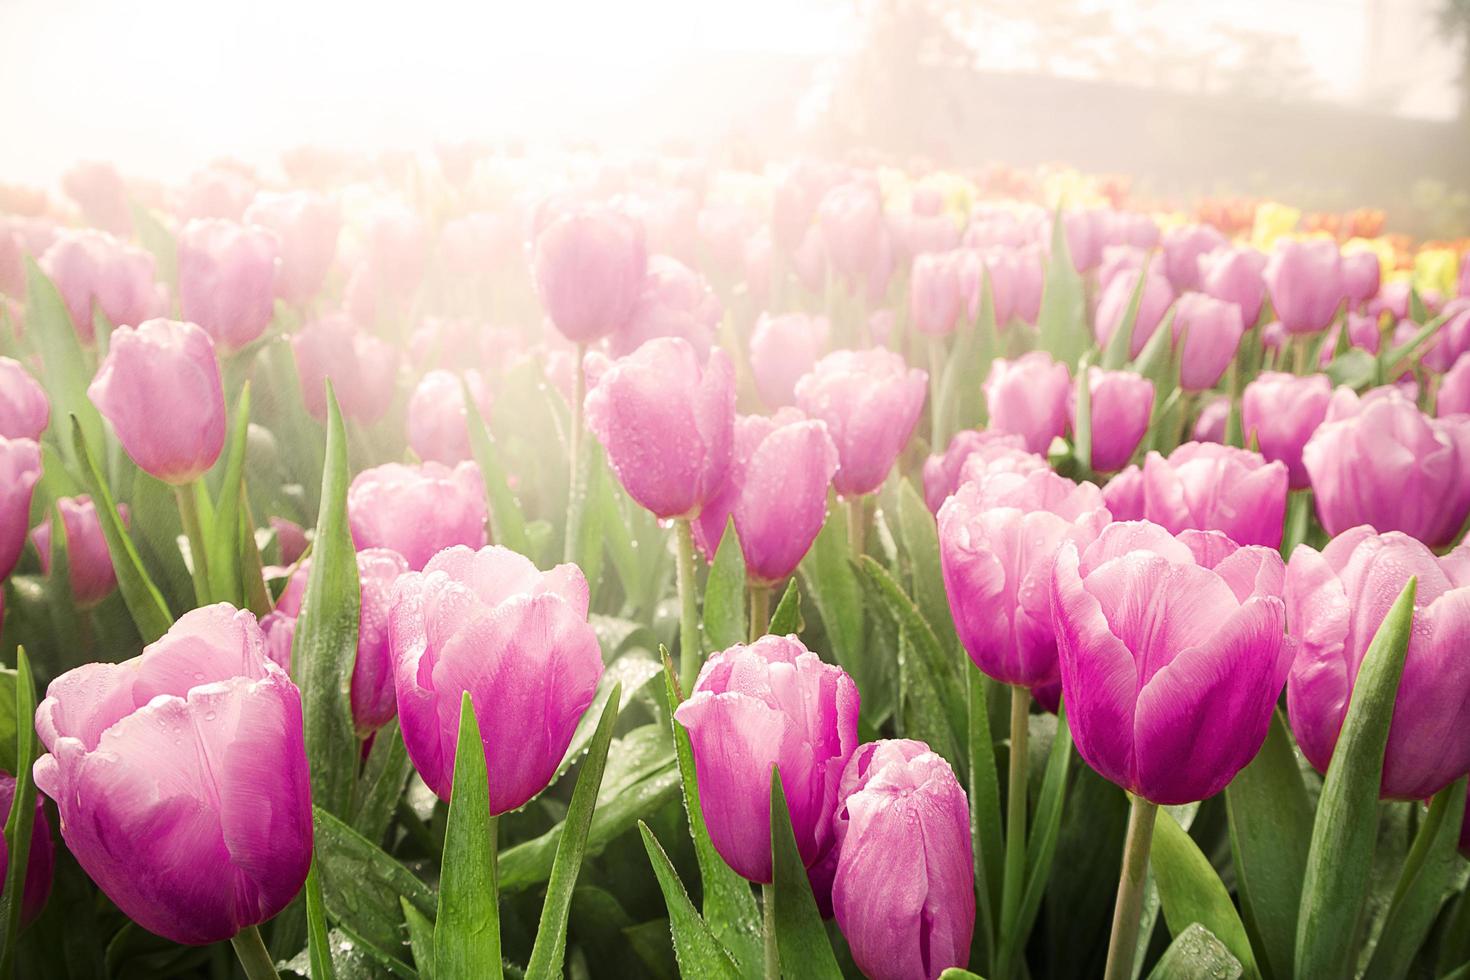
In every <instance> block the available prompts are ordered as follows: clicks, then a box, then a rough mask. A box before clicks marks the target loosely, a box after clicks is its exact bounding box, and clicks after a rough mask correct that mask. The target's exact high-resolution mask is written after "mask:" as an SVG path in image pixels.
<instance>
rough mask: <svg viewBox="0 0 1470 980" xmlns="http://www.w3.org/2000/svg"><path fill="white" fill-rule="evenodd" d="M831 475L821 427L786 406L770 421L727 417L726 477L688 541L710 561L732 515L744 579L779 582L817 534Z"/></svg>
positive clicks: (830, 449)
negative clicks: (730, 435) (730, 447)
mask: <svg viewBox="0 0 1470 980" xmlns="http://www.w3.org/2000/svg"><path fill="white" fill-rule="evenodd" d="M836 472H837V447H836V446H834V445H833V444H832V439H831V437H830V436H828V435H827V426H826V424H825V423H822V422H818V421H814V420H811V419H805V418H803V417H802V415H801V413H800V412H798V411H796V410H795V409H792V408H788V409H783V410H782V411H780V412H778V413H777V414H776V415H775V417H773V418H766V417H764V416H760V415H742V416H740V417H739V418H738V419H736V420H735V449H734V454H733V457H732V459H731V462H730V472H729V476H728V477H727V478H726V480H725V483H724V485H723V486H722V487H721V488H720V490H719V492H718V493H717V494H716V495H715V496H714V497H713V498H711V499H710V500H707V501H706V502H705V505H704V509H703V510H701V511H700V514H699V519H698V520H697V521H696V522H695V524H694V541H695V543H696V544H698V545H699V547H700V550H701V551H703V552H704V554H705V555H706V556H707V557H708V558H710V559H713V558H714V555H715V550H716V549H717V548H718V547H719V546H720V538H721V537H723V536H724V531H725V522H726V521H727V519H729V518H730V517H731V516H733V517H734V518H735V534H736V536H737V537H738V538H739V539H740V552H741V554H742V555H743V556H744V557H745V570H746V574H747V575H748V576H749V577H750V578H751V580H752V581H754V582H757V583H761V584H771V583H776V582H779V581H781V580H782V579H784V578H786V576H788V575H790V574H791V573H792V572H793V571H795V570H796V566H797V564H798V563H800V561H801V559H802V558H803V557H804V556H805V555H806V553H807V550H808V549H809V548H811V546H812V542H813V541H815V540H816V537H817V532H818V531H820V530H821V529H822V524H823V523H824V522H825V521H826V519H827V488H828V487H829V486H831V484H832V476H833V474H835V473H836Z"/></svg>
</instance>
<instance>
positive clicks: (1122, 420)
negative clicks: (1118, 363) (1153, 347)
mask: <svg viewBox="0 0 1470 980" xmlns="http://www.w3.org/2000/svg"><path fill="white" fill-rule="evenodd" d="M1087 389H1088V393H1089V394H1088V406H1089V410H1090V412H1091V417H1092V469H1093V470H1094V471H1096V472H1098V473H1111V472H1113V471H1114V470H1120V469H1122V468H1123V467H1124V466H1126V465H1128V460H1130V459H1132V458H1133V453H1134V451H1135V450H1137V449H1138V444H1139V443H1140V442H1142V441H1143V437H1144V434H1145V433H1146V432H1148V422H1149V418H1150V417H1151V416H1152V414H1153V410H1154V383H1153V382H1152V381H1150V380H1148V379H1147V378H1145V377H1143V376H1142V375H1138V374H1134V373H1133V372H1132V371H1104V370H1103V369H1102V368H1099V367H1090V368H1088V369H1087ZM1067 404H1068V406H1069V413H1070V416H1071V419H1072V430H1073V431H1074V432H1075V431H1076V429H1077V390H1076V386H1073V387H1072V388H1071V389H1070V394H1069V395H1068V402H1067Z"/></svg>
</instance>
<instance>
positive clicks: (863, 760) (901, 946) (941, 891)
mask: <svg viewBox="0 0 1470 980" xmlns="http://www.w3.org/2000/svg"><path fill="white" fill-rule="evenodd" d="M839 800H840V802H839V804H838V807H837V812H836V814H835V816H834V817H833V821H832V824H833V829H834V832H835V834H836V837H837V839H838V851H837V853H838V855H839V856H838V861H837V876H836V878H835V879H834V881H833V887H832V906H833V911H834V913H835V914H836V917H837V924H838V926H840V927H841V929H842V932H843V935H845V936H846V937H847V941H848V945H849V947H851V949H852V958H853V961H854V962H855V963H856V964H857V966H858V969H860V970H862V971H863V975H864V976H867V977H872V978H874V980H933V978H934V977H937V976H939V974H940V973H942V972H944V970H946V969H948V968H949V967H952V966H958V967H963V966H964V965H965V964H966V963H968V962H969V960H970V939H971V937H972V936H973V934H974V931H975V862H974V855H973V852H972V851H971V848H970V806H969V801H968V800H967V799H966V797H965V791H964V789H963V788H961V786H960V783H959V780H958V779H956V778H955V774H954V770H953V769H951V768H950V766H949V763H948V762H945V761H944V759H943V758H941V757H940V756H939V755H938V754H937V753H935V752H932V751H930V749H929V746H927V745H925V744H924V743H923V742H915V741H911V740H908V739H892V740H884V741H880V742H868V743H866V744H864V745H860V746H858V749H857V751H856V752H854V753H853V755H852V758H851V759H850V760H848V763H847V768H846V769H845V770H844V771H843V774H842V786H841V789H840V791H839Z"/></svg>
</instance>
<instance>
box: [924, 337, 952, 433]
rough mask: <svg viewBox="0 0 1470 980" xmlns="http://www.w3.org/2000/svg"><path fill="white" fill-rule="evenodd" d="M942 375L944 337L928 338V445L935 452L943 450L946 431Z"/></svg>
mask: <svg viewBox="0 0 1470 980" xmlns="http://www.w3.org/2000/svg"><path fill="white" fill-rule="evenodd" d="M943 376H944V338H943V337H930V338H929V446H930V449H931V451H933V452H936V453H942V452H944V447H945V445H946V444H947V441H946V440H947V437H948V433H947V432H946V430H945V422H947V421H948V420H947V419H946V418H945V415H946V414H947V413H946V412H945V409H946V408H948V406H947V405H945V404H944V402H945V400H946V399H945V392H944V390H943V387H944V386H943V384H942V383H941V381H942V379H943Z"/></svg>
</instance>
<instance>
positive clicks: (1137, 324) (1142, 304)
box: [1093, 272, 1174, 357]
mask: <svg viewBox="0 0 1470 980" xmlns="http://www.w3.org/2000/svg"><path fill="white" fill-rule="evenodd" d="M1138 276H1139V273H1137V272H1123V273H1119V274H1118V275H1116V276H1114V277H1113V280H1112V282H1110V283H1108V284H1107V287H1106V288H1105V289H1103V292H1102V297H1101V298H1100V299H1099V300H1098V301H1097V316H1096V317H1095V319H1094V321H1093V333H1095V334H1096V335H1097V342H1098V346H1100V347H1102V348H1104V349H1106V348H1107V346H1108V344H1109V342H1110V341H1111V340H1112V338H1113V334H1115V333H1117V332H1118V330H1119V329H1121V328H1122V326H1123V317H1124V316H1126V315H1127V313H1128V304H1129V303H1130V302H1131V301H1132V299H1133V291H1134V289H1136V288H1138ZM1173 304H1174V288H1173V287H1172V286H1170V285H1169V280H1167V279H1165V278H1164V277H1163V276H1161V275H1159V274H1158V273H1157V272H1149V273H1148V275H1147V276H1146V277H1145V278H1144V281H1143V294H1142V295H1141V296H1140V297H1139V301H1138V317H1137V318H1136V319H1135V320H1134V321H1133V333H1132V335H1131V336H1130V337H1129V341H1128V356H1129V357H1137V356H1138V355H1139V354H1142V353H1143V348H1144V345H1145V344H1147V343H1148V339H1149V338H1150V337H1152V336H1153V335H1154V331H1155V330H1157V329H1159V324H1160V323H1161V322H1162V321H1163V319H1164V314H1165V313H1167V312H1169V307H1170V306H1172V305H1173Z"/></svg>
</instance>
